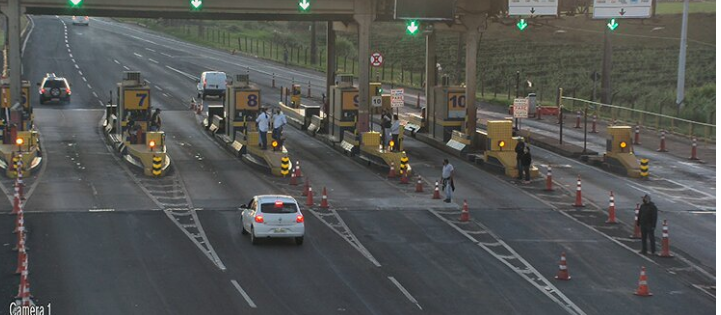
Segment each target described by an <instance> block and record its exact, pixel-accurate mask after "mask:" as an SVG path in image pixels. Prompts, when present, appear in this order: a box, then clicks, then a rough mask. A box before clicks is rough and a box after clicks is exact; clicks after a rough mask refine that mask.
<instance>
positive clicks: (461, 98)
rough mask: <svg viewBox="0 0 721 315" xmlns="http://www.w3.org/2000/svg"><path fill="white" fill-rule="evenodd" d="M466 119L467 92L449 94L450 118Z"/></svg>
mask: <svg viewBox="0 0 721 315" xmlns="http://www.w3.org/2000/svg"><path fill="white" fill-rule="evenodd" d="M463 117H466V92H465V91H453V92H451V91H449V92H448V118H463Z"/></svg>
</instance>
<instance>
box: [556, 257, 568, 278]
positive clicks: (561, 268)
mask: <svg viewBox="0 0 721 315" xmlns="http://www.w3.org/2000/svg"><path fill="white" fill-rule="evenodd" d="M556 280H571V275H569V274H568V265H566V252H562V253H561V262H559V263H558V274H557V275H556Z"/></svg>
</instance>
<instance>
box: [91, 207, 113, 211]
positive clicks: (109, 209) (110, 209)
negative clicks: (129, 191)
mask: <svg viewBox="0 0 721 315" xmlns="http://www.w3.org/2000/svg"><path fill="white" fill-rule="evenodd" d="M88 211H89V212H113V211H115V209H112V208H108V209H88Z"/></svg>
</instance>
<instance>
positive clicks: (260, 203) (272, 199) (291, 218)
mask: <svg viewBox="0 0 721 315" xmlns="http://www.w3.org/2000/svg"><path fill="white" fill-rule="evenodd" d="M240 209H241V210H242V211H243V212H242V213H241V216H240V224H241V226H242V227H241V228H242V229H243V230H242V233H243V234H250V242H251V243H252V244H253V245H255V244H258V240H259V239H260V238H290V237H292V238H294V239H295V243H296V244H297V245H302V244H303V236H304V235H305V219H304V217H303V213H301V212H300V207H298V202H297V201H296V200H295V199H294V198H293V197H291V196H285V195H259V196H255V197H253V199H252V200H251V201H250V202H249V203H248V204H247V205H242V206H240Z"/></svg>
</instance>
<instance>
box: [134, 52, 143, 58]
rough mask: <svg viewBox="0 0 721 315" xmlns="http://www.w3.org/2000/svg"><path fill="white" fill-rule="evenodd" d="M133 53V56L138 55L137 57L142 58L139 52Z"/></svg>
mask: <svg viewBox="0 0 721 315" xmlns="http://www.w3.org/2000/svg"><path fill="white" fill-rule="evenodd" d="M133 55H135V56H136V57H138V58H143V55H141V54H139V53H133Z"/></svg>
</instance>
